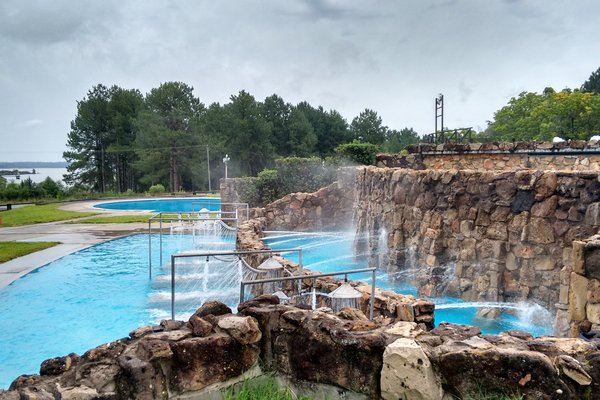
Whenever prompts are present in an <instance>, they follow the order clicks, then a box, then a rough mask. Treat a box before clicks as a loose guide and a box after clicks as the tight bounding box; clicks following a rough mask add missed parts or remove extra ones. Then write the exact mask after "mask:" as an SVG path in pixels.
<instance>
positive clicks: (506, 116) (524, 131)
mask: <svg viewBox="0 0 600 400" xmlns="http://www.w3.org/2000/svg"><path fill="white" fill-rule="evenodd" d="M488 134H490V135H491V136H492V137H493V138H495V140H505V141H509V140H547V141H548V140H552V138H554V137H555V136H559V137H561V138H563V139H585V140H587V139H589V138H590V137H591V136H592V135H595V134H600V94H594V93H591V92H583V91H580V90H574V91H573V90H570V89H565V90H563V91H560V92H555V91H554V90H552V89H551V88H547V89H545V90H544V92H543V93H539V94H538V93H532V92H523V93H521V94H520V95H519V97H517V98H514V97H513V98H512V99H510V101H509V103H508V105H506V106H504V107H502V108H501V109H500V110H498V111H497V112H496V113H495V115H494V121H493V122H492V123H490V125H489V127H488Z"/></svg>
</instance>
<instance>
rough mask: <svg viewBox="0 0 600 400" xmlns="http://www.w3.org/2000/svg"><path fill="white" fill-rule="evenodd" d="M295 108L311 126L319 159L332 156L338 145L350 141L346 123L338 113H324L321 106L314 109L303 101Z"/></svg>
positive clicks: (332, 111) (333, 111)
mask: <svg viewBox="0 0 600 400" xmlns="http://www.w3.org/2000/svg"><path fill="white" fill-rule="evenodd" d="M296 108H297V109H298V110H300V111H302V112H303V113H304V115H305V116H306V117H307V118H308V121H309V122H310V124H311V125H312V127H313V130H314V132H315V135H316V136H317V143H316V145H315V150H316V152H317V153H318V155H320V156H321V157H326V156H331V155H333V154H334V153H335V148H336V147H337V146H338V145H340V144H342V143H347V142H349V141H350V140H352V139H351V136H350V131H349V130H348V123H347V122H346V120H345V119H344V118H343V117H342V116H341V114H340V113H339V112H337V111H335V110H331V111H325V110H324V109H323V107H321V106H319V107H317V108H315V107H313V106H311V105H310V104H308V103H307V102H305V101H303V102H301V103H299V104H298V105H297V106H296Z"/></svg>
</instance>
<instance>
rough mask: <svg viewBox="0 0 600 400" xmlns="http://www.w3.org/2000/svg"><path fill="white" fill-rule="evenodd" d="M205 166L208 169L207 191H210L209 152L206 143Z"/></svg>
mask: <svg viewBox="0 0 600 400" xmlns="http://www.w3.org/2000/svg"><path fill="white" fill-rule="evenodd" d="M206 166H207V170H208V192H209V193H212V189H211V188H210V152H209V150H208V145H206Z"/></svg>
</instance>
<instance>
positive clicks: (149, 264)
mask: <svg viewBox="0 0 600 400" xmlns="http://www.w3.org/2000/svg"><path fill="white" fill-rule="evenodd" d="M148 279H152V222H151V221H150V219H148Z"/></svg>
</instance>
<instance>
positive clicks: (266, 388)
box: [223, 377, 311, 400]
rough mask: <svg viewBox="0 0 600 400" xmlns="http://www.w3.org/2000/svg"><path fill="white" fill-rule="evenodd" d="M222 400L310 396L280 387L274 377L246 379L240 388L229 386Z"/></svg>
mask: <svg viewBox="0 0 600 400" xmlns="http://www.w3.org/2000/svg"><path fill="white" fill-rule="evenodd" d="M223 400H311V399H310V397H306V396H303V395H297V394H296V393H294V392H293V391H292V390H291V389H290V388H282V387H280V386H279V385H278V384H277V381H276V380H275V378H274V377H268V378H267V379H260V378H259V379H257V380H247V381H244V382H243V384H242V387H241V389H239V390H234V388H233V387H232V388H229V389H228V390H226V391H225V392H224V393H223Z"/></svg>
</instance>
